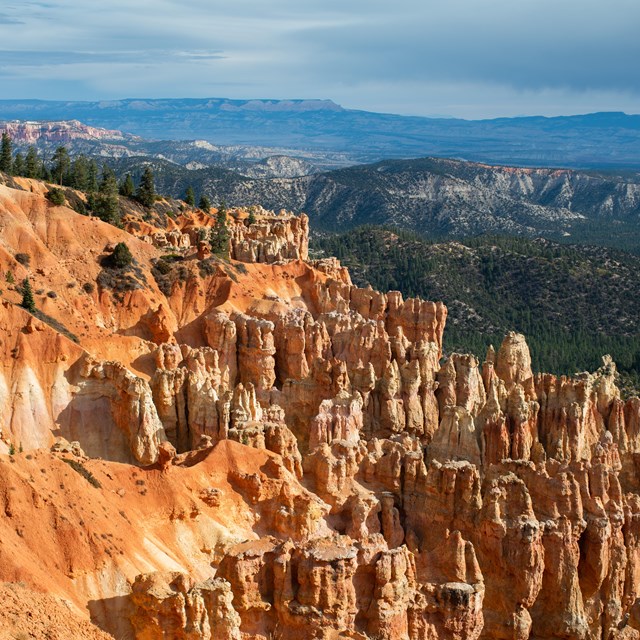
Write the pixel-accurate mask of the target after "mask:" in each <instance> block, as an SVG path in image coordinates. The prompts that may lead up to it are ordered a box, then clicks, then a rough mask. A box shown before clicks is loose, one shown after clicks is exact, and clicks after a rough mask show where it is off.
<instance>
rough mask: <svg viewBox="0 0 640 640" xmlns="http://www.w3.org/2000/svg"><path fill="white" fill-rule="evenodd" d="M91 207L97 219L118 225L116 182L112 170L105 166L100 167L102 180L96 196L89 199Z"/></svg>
mask: <svg viewBox="0 0 640 640" xmlns="http://www.w3.org/2000/svg"><path fill="white" fill-rule="evenodd" d="M91 205H92V208H93V212H94V213H95V215H97V216H98V218H100V219H101V220H104V221H105V222H108V223H109V224H113V225H115V226H118V225H120V221H121V217H120V202H119V200H118V181H117V180H116V176H115V173H114V172H113V170H112V169H111V168H110V167H108V166H107V165H104V166H103V167H102V180H101V181H100V187H99V188H98V194H97V196H94V197H92V198H91Z"/></svg>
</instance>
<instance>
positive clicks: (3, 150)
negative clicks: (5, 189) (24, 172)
mask: <svg viewBox="0 0 640 640" xmlns="http://www.w3.org/2000/svg"><path fill="white" fill-rule="evenodd" d="M12 146H13V145H12V144H11V138H10V136H9V134H8V133H7V132H6V131H5V132H4V133H3V134H2V143H1V144H0V171H4V172H5V173H11V168H12V166H13V158H12V156H11V147H12Z"/></svg>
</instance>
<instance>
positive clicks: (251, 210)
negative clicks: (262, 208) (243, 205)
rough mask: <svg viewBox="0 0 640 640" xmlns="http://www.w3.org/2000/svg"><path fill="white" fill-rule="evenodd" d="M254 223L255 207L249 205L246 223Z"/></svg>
mask: <svg viewBox="0 0 640 640" xmlns="http://www.w3.org/2000/svg"><path fill="white" fill-rule="evenodd" d="M255 223H256V208H255V207H249V217H248V218H247V224H248V225H249V226H251V225H252V224H255Z"/></svg>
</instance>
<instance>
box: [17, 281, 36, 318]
mask: <svg viewBox="0 0 640 640" xmlns="http://www.w3.org/2000/svg"><path fill="white" fill-rule="evenodd" d="M20 306H21V307H22V308H23V309H26V310H27V311H28V312H29V313H33V312H34V311H35V310H36V301H35V300H34V299H33V291H32V290H31V282H29V278H25V279H24V280H23V281H22V302H21V303H20Z"/></svg>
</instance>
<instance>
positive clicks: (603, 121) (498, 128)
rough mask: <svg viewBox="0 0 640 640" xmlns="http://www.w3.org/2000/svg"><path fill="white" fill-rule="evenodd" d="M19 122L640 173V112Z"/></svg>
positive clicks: (1, 110) (240, 106) (323, 108)
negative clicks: (76, 124) (473, 118)
mask: <svg viewBox="0 0 640 640" xmlns="http://www.w3.org/2000/svg"><path fill="white" fill-rule="evenodd" d="M13 119H18V120H70V119H76V120H81V121H82V122H84V123H86V124H88V125H91V126H94V127H104V128H108V129H117V130H120V131H123V132H126V133H129V134H134V135H138V136H142V137H144V138H148V139H153V140H167V139H170V140H197V139H202V140H206V141H208V142H210V143H212V144H214V145H221V146H230V145H244V146H250V147H270V148H274V149H279V150H282V149H288V150H290V151H291V150H299V151H300V152H304V153H307V154H330V155H331V154H338V156H339V157H341V158H342V166H344V164H346V163H351V164H356V163H363V162H374V161H377V160H382V159H388V158H415V157H424V156H437V157H449V158H459V159H464V160H471V161H478V162H489V163H496V164H506V165H522V166H554V167H574V168H596V167H597V168H604V167H616V168H620V167H633V168H640V115H626V114H624V113H594V114H589V115H578V116H567V117H556V118H544V117H520V118H499V119H494V120H476V121H471V120H459V119H447V118H423V117H413V116H399V115H391V114H381V113H372V112H368V111H356V110H351V109H344V108H342V107H340V106H339V105H337V104H335V103H333V102H331V101H329V100H227V99H217V98H216V99H176V100H150V99H140V100H133V99H132V100H117V101H108V102H68V101H64V102H62V101H60V102H53V101H39V100H3V101H0V120H13ZM279 154H280V155H294V156H296V157H299V153H291V152H287V153H279ZM274 155H278V154H274ZM324 166H325V167H326V166H327V165H326V164H325V165H324ZM334 166H338V165H334Z"/></svg>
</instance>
